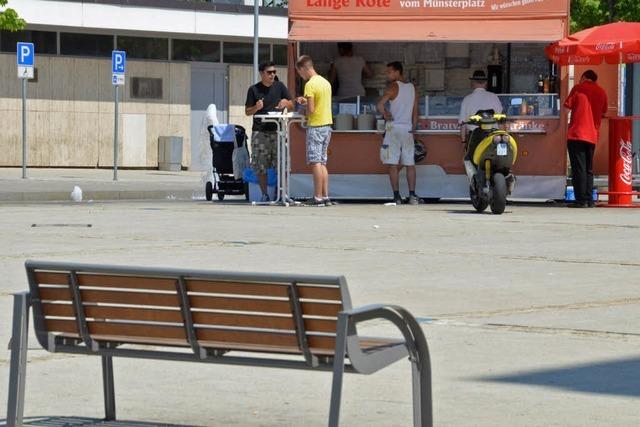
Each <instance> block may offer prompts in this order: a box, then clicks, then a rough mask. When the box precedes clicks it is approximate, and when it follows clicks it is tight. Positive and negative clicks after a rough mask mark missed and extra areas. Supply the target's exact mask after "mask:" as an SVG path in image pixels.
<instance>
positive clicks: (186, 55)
mask: <svg viewBox="0 0 640 427" xmlns="http://www.w3.org/2000/svg"><path fill="white" fill-rule="evenodd" d="M172 43H173V45H172V46H173V49H172V55H173V58H172V59H173V60H174V61H201V62H220V42H216V41H208V40H180V39H174V40H172Z"/></svg>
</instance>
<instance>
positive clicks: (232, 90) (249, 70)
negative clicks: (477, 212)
mask: <svg viewBox="0 0 640 427" xmlns="http://www.w3.org/2000/svg"><path fill="white" fill-rule="evenodd" d="M276 69H277V70H278V78H279V79H280V81H281V82H283V83H284V84H285V85H286V84H287V68H286V67H276ZM255 83H256V82H255V81H254V78H253V66H251V65H231V66H229V123H233V124H236V125H241V126H244V128H245V129H246V130H247V133H248V134H249V136H251V126H252V123H253V119H252V118H251V117H247V116H245V114H244V103H245V101H246V99H247V90H248V89H249V86H251V85H252V84H255ZM290 92H291V90H290ZM291 96H295V94H294V93H291Z"/></svg>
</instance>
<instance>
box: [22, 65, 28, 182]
mask: <svg viewBox="0 0 640 427" xmlns="http://www.w3.org/2000/svg"><path fill="white" fill-rule="evenodd" d="M22 179H27V79H26V78H23V79H22Z"/></svg>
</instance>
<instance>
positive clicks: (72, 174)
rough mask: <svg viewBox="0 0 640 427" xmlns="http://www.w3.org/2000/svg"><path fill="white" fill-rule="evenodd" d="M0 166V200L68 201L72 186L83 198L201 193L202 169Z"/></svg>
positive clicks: (155, 197) (175, 196) (157, 197)
mask: <svg viewBox="0 0 640 427" xmlns="http://www.w3.org/2000/svg"><path fill="white" fill-rule="evenodd" d="M27 177H28V178H27V179H22V169H21V168H0V202H41V201H68V200H70V196H69V195H70V193H71V191H72V190H73V187H74V186H76V185H77V186H79V187H80V188H81V189H82V191H83V199H84V200H132V199H133V200H143V199H144V200H164V199H182V200H192V199H194V198H203V197H204V182H203V180H202V177H203V173H202V172H192V171H180V172H164V171H158V170H129V169H125V170H119V171H118V181H113V170H112V169H35V168H34V169H28V170H27Z"/></svg>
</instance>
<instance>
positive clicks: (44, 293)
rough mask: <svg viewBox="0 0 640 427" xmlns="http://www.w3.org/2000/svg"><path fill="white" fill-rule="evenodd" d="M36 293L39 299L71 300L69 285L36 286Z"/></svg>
mask: <svg viewBox="0 0 640 427" xmlns="http://www.w3.org/2000/svg"><path fill="white" fill-rule="evenodd" d="M38 294H39V295H40V299H41V300H48V301H71V290H70V289H69V287H65V288H63V287H58V288H43V287H40V288H38Z"/></svg>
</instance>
